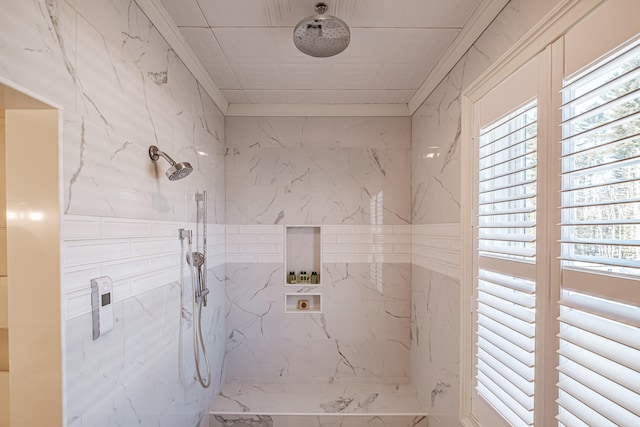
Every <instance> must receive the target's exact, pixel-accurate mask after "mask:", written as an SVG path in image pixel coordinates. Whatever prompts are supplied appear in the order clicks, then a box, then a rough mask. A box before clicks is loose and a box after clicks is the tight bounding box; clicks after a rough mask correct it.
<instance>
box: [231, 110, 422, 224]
mask: <svg viewBox="0 0 640 427" xmlns="http://www.w3.org/2000/svg"><path fill="white" fill-rule="evenodd" d="M321 128H322V129H324V132H321V131H320V129H321ZM408 142H409V122H408V121H407V120H405V119H404V118H400V119H398V120H394V119H387V118H295V117H293V118H237V117H236V118H229V119H228V120H227V146H228V154H227V158H226V168H227V180H228V182H229V183H230V186H229V188H228V190H229V191H228V192H227V201H228V203H227V219H228V220H229V221H230V222H237V223H240V224H255V223H258V224H277V223H287V224H311V223H315V224H377V223H380V224H382V223H383V224H409V221H410V220H409V216H410V208H409V203H410V197H411V196H410V190H409V182H410V158H409V157H410V153H409V147H408Z"/></svg>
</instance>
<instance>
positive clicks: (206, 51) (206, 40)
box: [181, 28, 241, 89]
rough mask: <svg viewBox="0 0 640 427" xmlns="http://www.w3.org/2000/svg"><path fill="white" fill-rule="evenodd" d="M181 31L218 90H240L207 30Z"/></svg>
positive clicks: (209, 31) (218, 46)
mask: <svg viewBox="0 0 640 427" xmlns="http://www.w3.org/2000/svg"><path fill="white" fill-rule="evenodd" d="M181 31H182V34H183V35H184V37H185V39H187V42H188V43H189V46H191V48H192V49H193V51H194V52H195V53H196V55H198V58H199V59H200V62H202V65H204V66H205V68H206V69H207V70H208V71H209V74H210V75H211V77H212V78H213V80H214V81H215V82H216V85H217V86H218V87H219V88H220V89H240V88H241V87H240V83H238V80H237V79H236V77H235V75H234V74H233V71H232V70H231V67H230V66H229V63H228V62H227V59H226V58H225V56H224V52H222V49H221V48H220V45H219V44H218V41H217V40H216V39H215V37H214V36H213V33H212V32H211V30H210V29H209V28H182V30H181Z"/></svg>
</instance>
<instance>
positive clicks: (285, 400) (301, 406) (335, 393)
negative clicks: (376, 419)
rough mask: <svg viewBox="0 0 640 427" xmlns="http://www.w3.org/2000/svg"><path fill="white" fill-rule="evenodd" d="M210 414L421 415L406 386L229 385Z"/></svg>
mask: <svg viewBox="0 0 640 427" xmlns="http://www.w3.org/2000/svg"><path fill="white" fill-rule="evenodd" d="M211 412H212V413H213V414H216V415H217V414H234V413H235V414H237V413H250V414H263V415H270V414H305V413H306V414H314V415H321V414H340V413H345V414H351V415H354V414H378V415H381V414H415V415H419V414H424V408H423V407H422V405H421V404H420V402H419V400H418V398H417V395H416V391H415V389H414V388H413V387H412V386H411V385H409V384H264V383H259V384H246V383H238V384H235V383H228V384H225V385H224V387H223V388H222V390H221V392H220V395H219V396H218V397H217V398H216V400H215V401H214V402H213V406H212V407H211Z"/></svg>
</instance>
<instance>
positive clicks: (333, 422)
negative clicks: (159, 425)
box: [210, 415, 428, 427]
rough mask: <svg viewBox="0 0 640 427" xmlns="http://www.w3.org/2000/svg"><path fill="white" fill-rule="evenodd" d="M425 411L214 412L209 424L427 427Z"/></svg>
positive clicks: (313, 426) (278, 426)
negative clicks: (340, 413) (233, 413)
mask: <svg viewBox="0 0 640 427" xmlns="http://www.w3.org/2000/svg"><path fill="white" fill-rule="evenodd" d="M427 418H428V417H427V416H425V415H417V416H414V415H355V416H354V415H212V416H211V420H210V427H226V426H229V425H233V426H238V427H300V426H305V427H427V424H428V419H427Z"/></svg>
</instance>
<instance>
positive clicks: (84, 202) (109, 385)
mask: <svg viewBox="0 0 640 427" xmlns="http://www.w3.org/2000/svg"><path fill="white" fill-rule="evenodd" d="M0 81H2V82H3V83H4V82H7V83H10V84H11V85H12V86H14V87H22V88H24V89H25V90H26V91H28V92H30V93H33V94H37V95H38V96H39V97H42V98H44V99H47V100H49V101H50V102H51V103H53V104H55V105H56V106H59V107H60V108H61V109H62V120H63V126H62V129H63V135H62V138H63V143H62V146H61V156H62V158H61V164H62V170H63V176H61V177H60V178H61V188H63V190H64V191H63V197H62V199H63V200H62V207H61V210H62V213H63V214H64V224H63V229H62V237H63V240H64V245H63V252H62V254H63V269H64V275H63V279H62V290H61V291H62V292H63V300H64V305H65V307H64V309H65V319H64V322H63V325H64V337H65V341H64V343H63V346H62V347H63V351H64V356H65V360H66V362H65V366H66V368H65V393H66V414H67V415H66V418H67V419H66V423H67V425H70V426H74V427H76V426H83V427H87V426H105V425H134V424H135V425H162V426H176V425H181V426H196V425H197V424H198V422H199V419H200V418H201V416H202V415H203V413H204V412H205V409H206V408H207V407H208V406H209V404H210V402H211V399H212V396H213V395H214V394H215V393H216V392H217V390H218V389H219V384H220V382H221V376H222V374H221V367H222V357H223V354H224V342H223V341H224V340H223V338H222V335H221V331H224V328H225V326H224V325H225V324H224V311H225V310H224V304H225V299H224V289H223V281H224V267H223V266H222V265H221V264H220V262H221V260H223V257H222V255H221V253H220V251H223V250H224V245H223V243H222V241H221V237H220V236H223V233H224V230H223V229H222V230H220V229H216V228H215V225H216V224H224V222H225V218H224V215H225V196H224V194H225V182H224V180H225V172H224V154H225V147H224V117H223V115H222V114H221V112H220V111H219V110H218V109H217V107H216V106H215V104H214V103H213V101H212V100H211V99H209V98H208V96H207V95H206V94H205V93H204V91H203V90H202V89H201V87H200V86H199V85H198V83H197V82H196V80H195V79H194V78H193V76H192V75H191V74H190V73H189V72H188V70H187V69H186V67H185V66H184V65H183V64H182V63H181V61H180V60H179V59H178V58H177V56H176V55H175V53H174V52H173V51H172V50H171V49H170V48H169V46H168V45H167V44H166V42H165V41H164V39H163V38H162V37H161V36H160V34H159V33H158V32H157V31H156V29H155V28H154V27H153V26H152V25H150V22H149V20H148V19H147V18H146V16H145V15H144V14H143V13H142V12H141V11H140V9H139V8H138V7H137V5H136V4H135V2H132V1H130V0H106V1H105V0H68V1H63V0H50V1H45V0H34V1H27V2H25V1H19V0H8V1H5V2H3V5H2V13H0ZM152 144H154V145H158V146H159V147H160V149H162V150H164V151H166V152H167V153H169V154H170V155H171V156H172V157H174V158H175V159H176V160H178V161H188V162H190V163H191V164H192V165H193V166H194V168H195V171H194V172H193V173H192V174H191V175H190V176H189V177H188V178H186V179H184V180H181V181H177V182H170V181H168V180H167V179H166V177H165V176H164V172H165V170H166V168H167V166H168V165H167V164H166V163H164V162H163V161H160V162H159V163H158V164H157V165H156V164H154V163H153V162H151V161H150V159H149V157H148V154H147V150H148V147H149V145H152ZM51 161H56V159H51ZM202 190H207V192H208V196H209V203H208V220H209V223H210V227H211V230H212V231H211V232H212V233H214V235H217V236H218V237H217V238H216V237H214V236H213V235H212V240H213V242H214V243H213V245H214V246H213V247H212V248H211V253H213V254H215V253H216V252H217V254H218V255H217V259H212V260H211V261H212V265H211V268H210V269H209V281H210V287H211V288H212V291H213V295H212V297H211V298H210V305H209V307H207V311H206V315H205V318H204V319H203V321H204V327H205V333H206V340H207V348H208V349H209V353H210V357H211V362H212V371H213V377H214V385H213V386H212V388H210V389H209V390H203V389H202V388H200V387H199V386H198V385H196V384H195V383H194V380H193V357H192V353H191V350H190V348H191V347H190V346H189V345H188V343H185V344H184V348H183V349H182V350H183V351H182V352H181V351H180V346H179V345H178V343H177V341H176V340H177V339H178V338H179V336H180V323H179V320H180V287H179V286H178V285H177V283H179V278H180V275H181V273H180V269H179V265H180V247H179V243H178V241H177V239H176V238H175V237H176V234H175V233H176V230H177V228H178V227H180V226H185V225H189V226H191V225H192V224H193V222H194V221H195V203H194V193H195V192H196V191H202ZM72 224H73V225H72ZM216 241H217V243H215V242H216ZM216 245H217V246H218V247H217V249H216V248H215V246H216ZM214 263H215V264H217V265H216V266H215V267H214V266H213V264H214ZM183 273H184V272H183ZM101 274H109V275H111V276H112V277H113V278H114V280H115V282H116V290H115V298H116V301H115V304H114V308H115V316H116V325H115V328H114V330H113V331H112V332H111V333H110V334H108V335H106V336H105V337H104V338H103V339H101V340H98V341H96V342H93V341H92V340H91V316H90V314H89V313H88V311H87V309H88V304H89V303H90V299H89V294H88V290H89V287H90V282H89V280H88V279H90V278H91V277H95V276H98V275H101ZM189 314H190V313H189V312H188V311H185V313H184V315H185V317H186V318H187V319H185V320H186V322H185V326H184V331H186V332H189V331H191V329H190V327H191V323H190V322H192V321H193V318H192V317H189ZM190 356H191V357H190Z"/></svg>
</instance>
